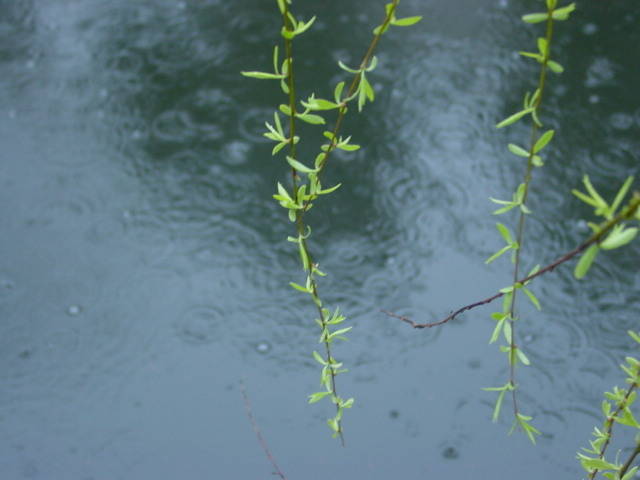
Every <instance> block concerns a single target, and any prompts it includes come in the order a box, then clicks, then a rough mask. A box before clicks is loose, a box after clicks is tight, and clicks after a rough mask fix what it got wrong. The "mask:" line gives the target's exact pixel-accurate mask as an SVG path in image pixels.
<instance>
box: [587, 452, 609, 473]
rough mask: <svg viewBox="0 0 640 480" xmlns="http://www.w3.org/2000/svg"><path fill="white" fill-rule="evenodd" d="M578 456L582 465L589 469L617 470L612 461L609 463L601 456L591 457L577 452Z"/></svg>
mask: <svg viewBox="0 0 640 480" xmlns="http://www.w3.org/2000/svg"><path fill="white" fill-rule="evenodd" d="M578 458H579V459H580V463H581V464H582V466H583V467H584V468H585V469H586V470H588V471H590V470H617V469H618V467H617V466H616V465H614V464H613V463H609V462H607V461H606V460H604V459H601V458H591V457H587V456H585V455H582V454H580V453H579V454H578Z"/></svg>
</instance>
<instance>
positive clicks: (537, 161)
mask: <svg viewBox="0 0 640 480" xmlns="http://www.w3.org/2000/svg"><path fill="white" fill-rule="evenodd" d="M531 163H532V164H533V166H534V167H544V162H543V161H542V158H540V156H539V155H534V156H533V157H531Z"/></svg>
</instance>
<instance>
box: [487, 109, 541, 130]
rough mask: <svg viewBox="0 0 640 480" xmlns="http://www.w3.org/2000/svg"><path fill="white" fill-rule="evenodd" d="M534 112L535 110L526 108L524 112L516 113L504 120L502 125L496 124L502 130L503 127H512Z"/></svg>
mask: <svg viewBox="0 0 640 480" xmlns="http://www.w3.org/2000/svg"><path fill="white" fill-rule="evenodd" d="M532 111H533V108H525V109H524V110H520V111H519V112H516V113H514V114H513V115H511V116H510V117H507V118H505V119H504V120H502V121H501V122H500V123H498V124H496V128H502V127H506V126H508V125H511V124H513V123H516V122H517V121H518V120H520V119H521V118H522V117H524V116H525V115H527V114H529V113H531V112H532Z"/></svg>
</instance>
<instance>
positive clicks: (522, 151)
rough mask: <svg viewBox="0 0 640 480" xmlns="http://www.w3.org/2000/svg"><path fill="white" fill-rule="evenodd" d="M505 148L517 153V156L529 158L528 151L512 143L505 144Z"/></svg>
mask: <svg viewBox="0 0 640 480" xmlns="http://www.w3.org/2000/svg"><path fill="white" fill-rule="evenodd" d="M507 148H508V149H509V151H510V152H511V153H513V154H514V155H518V156H519V157H524V158H529V152H528V151H526V150H525V149H524V148H522V147H519V146H518V145H516V144H514V143H510V144H509V145H507Z"/></svg>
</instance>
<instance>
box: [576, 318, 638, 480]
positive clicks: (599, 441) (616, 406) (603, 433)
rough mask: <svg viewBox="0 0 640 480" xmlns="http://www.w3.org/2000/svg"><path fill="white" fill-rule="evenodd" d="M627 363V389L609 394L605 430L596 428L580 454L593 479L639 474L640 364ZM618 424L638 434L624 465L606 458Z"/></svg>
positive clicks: (604, 411)
mask: <svg viewBox="0 0 640 480" xmlns="http://www.w3.org/2000/svg"><path fill="white" fill-rule="evenodd" d="M628 333H629V336H630V337H631V338H632V339H633V340H634V341H635V342H636V343H638V344H639V345H640V334H639V333H637V332H633V331H629V332H628ZM625 361H626V364H624V365H620V368H621V369H622V371H623V372H624V373H625V374H626V379H625V382H626V383H627V385H628V386H627V388H625V389H621V388H618V387H613V389H612V390H611V391H610V392H605V394H604V396H605V400H603V401H602V406H601V410H602V415H603V417H604V423H603V425H602V427H601V428H598V427H595V428H594V429H593V433H592V435H593V437H594V438H593V440H590V441H589V448H583V449H582V452H578V456H577V458H578V460H580V464H581V465H582V468H584V469H585V471H586V472H587V473H588V474H589V478H590V479H593V478H595V476H596V475H597V474H598V473H599V472H601V473H602V475H603V476H604V477H605V478H609V479H611V480H631V479H632V478H634V476H635V474H636V472H637V471H638V467H633V468H630V467H631V462H632V461H633V459H634V458H635V456H636V455H638V453H639V452H640V422H638V420H637V419H636V417H635V415H634V414H633V412H632V410H631V407H632V406H633V404H634V402H635V401H636V398H637V390H638V388H639V387H640V361H639V360H638V359H637V358H635V357H631V356H629V357H627V358H626V359H625ZM615 424H619V425H623V426H626V427H629V428H631V429H633V430H635V432H636V446H635V450H634V451H633V452H632V454H631V456H629V458H628V459H627V460H626V461H625V462H620V461H619V458H618V456H616V458H615V459H613V460H611V459H607V458H606V453H607V449H608V447H609V445H610V444H611V439H612V436H613V427H614V425H615Z"/></svg>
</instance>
